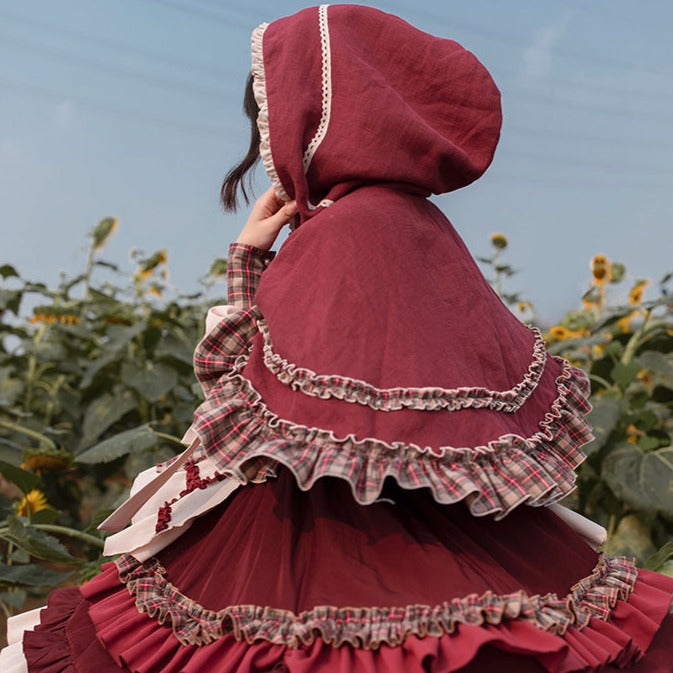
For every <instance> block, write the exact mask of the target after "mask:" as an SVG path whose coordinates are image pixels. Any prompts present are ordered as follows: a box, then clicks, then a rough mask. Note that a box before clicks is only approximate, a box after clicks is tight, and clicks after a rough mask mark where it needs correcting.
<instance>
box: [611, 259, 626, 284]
mask: <svg viewBox="0 0 673 673" xmlns="http://www.w3.org/2000/svg"><path fill="white" fill-rule="evenodd" d="M625 273H626V267H625V266H624V265H623V264H621V263H620V262H612V264H610V282H611V283H620V282H621V281H622V280H623V278H624V274H625Z"/></svg>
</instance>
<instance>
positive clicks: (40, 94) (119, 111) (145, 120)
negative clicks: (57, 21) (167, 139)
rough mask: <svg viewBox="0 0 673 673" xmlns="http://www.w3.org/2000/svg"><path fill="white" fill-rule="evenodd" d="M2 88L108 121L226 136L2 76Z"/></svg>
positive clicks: (220, 131) (222, 129)
mask: <svg viewBox="0 0 673 673" xmlns="http://www.w3.org/2000/svg"><path fill="white" fill-rule="evenodd" d="M0 84H1V85H2V86H3V87H4V88H6V89H10V90H13V91H16V92H17V93H19V94H21V95H23V96H29V97H31V98H38V99H41V100H45V99H46V100H52V101H55V102H57V103H62V102H63V101H64V99H66V100H72V101H75V102H76V103H77V104H78V105H81V106H82V107H83V108H87V109H90V110H92V111H94V112H97V113H99V114H104V115H107V116H109V117H115V118H119V119H124V120H126V121H131V122H139V123H141V124H148V125H150V126H152V127H163V128H167V129H171V130H174V131H175V130H177V131H180V132H181V133H188V134H190V135H194V136H199V137H205V138H210V139H211V140H212V139H213V138H218V137H222V136H223V135H224V133H225V130H226V129H225V127H224V125H222V126H215V125H205V124H200V125H198V126H195V125H194V124H191V123H189V122H183V121H180V120H177V119H167V118H164V117H160V116H156V115H154V114H145V113H144V112H141V111H137V110H129V109H127V108H123V107H119V106H117V105H114V104H110V103H107V102H103V101H98V100H93V99H91V98H88V97H85V96H82V95H80V94H75V95H71V94H69V93H68V94H64V93H63V92H58V91H54V90H53V89H48V88H45V87H41V86H37V85H35V84H26V83H25V82H16V81H12V80H9V79H6V78H4V77H2V76H0Z"/></svg>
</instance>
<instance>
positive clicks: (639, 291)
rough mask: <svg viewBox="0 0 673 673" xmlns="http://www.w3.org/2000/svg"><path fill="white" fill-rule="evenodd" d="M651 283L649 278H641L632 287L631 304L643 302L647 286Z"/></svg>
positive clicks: (635, 304)
mask: <svg viewBox="0 0 673 673" xmlns="http://www.w3.org/2000/svg"><path fill="white" fill-rule="evenodd" d="M647 285H649V281H647V280H639V281H638V282H637V283H636V284H635V285H634V286H633V287H632V288H631V291H630V292H629V304H630V305H631V306H637V305H638V304H641V303H642V301H643V292H644V291H645V287H647Z"/></svg>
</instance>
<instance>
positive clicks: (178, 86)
mask: <svg viewBox="0 0 673 673" xmlns="http://www.w3.org/2000/svg"><path fill="white" fill-rule="evenodd" d="M0 42H1V43H2V46H7V45H10V46H13V47H14V48H16V49H21V50H23V51H30V52H33V53H37V54H43V55H46V56H48V57H49V58H56V59H59V60H61V61H66V62H69V63H75V64H76V65H79V66H83V67H85V68H90V69H95V70H98V71H104V72H108V73H111V74H113V75H122V76H124V77H130V78H131V79H135V80H138V81H140V82H144V83H145V84H150V85H152V86H156V87H159V88H162V89H166V90H168V91H170V92H172V93H176V92H178V93H186V92H188V93H190V94H196V95H200V96H205V97H207V98H211V99H213V100H215V101H217V102H219V103H223V102H225V101H226V97H227V93H228V92H226V91H224V90H222V91H218V90H216V89H212V88H207V87H202V86H199V85H196V84H193V83H192V82H188V81H185V80H175V79H169V78H166V77H160V76H157V75H148V74H147V73H144V72H141V71H139V70H136V69H134V68H128V67H125V66H121V65H111V64H110V63H106V62H105V61H101V60H100V59H93V58H91V57H89V56H80V55H78V54H73V53H71V52H68V51H64V50H62V49H53V48H50V47H46V46H45V45H43V44H40V43H37V42H32V41H30V40H24V39H22V38H17V37H12V36H7V35H0Z"/></svg>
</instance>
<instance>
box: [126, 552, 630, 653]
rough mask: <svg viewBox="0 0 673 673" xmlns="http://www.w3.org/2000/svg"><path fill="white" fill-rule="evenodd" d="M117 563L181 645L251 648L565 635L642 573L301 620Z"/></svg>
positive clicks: (609, 571)
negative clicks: (495, 633) (492, 628)
mask: <svg viewBox="0 0 673 673" xmlns="http://www.w3.org/2000/svg"><path fill="white" fill-rule="evenodd" d="M115 565H116V566H117V569H118V572H119V579H120V581H121V582H122V583H124V584H125V585H126V587H127V589H128V591H129V593H130V594H132V595H133V596H134V597H135V605H136V607H137V608H138V610H140V611H142V612H146V613H147V614H148V615H150V617H152V618H154V619H156V620H157V621H158V622H159V623H160V624H165V623H170V624H171V625H172V629H173V633H174V634H175V637H176V638H177V639H178V640H179V641H180V643H182V644H183V645H199V646H201V645H207V644H208V643H212V642H214V641H216V640H219V639H220V638H222V637H223V636H224V635H226V634H229V633H231V634H233V635H234V637H235V638H236V640H245V641H246V642H248V643H251V644H252V643H254V642H255V641H257V640H265V641H267V642H270V643H274V644H276V645H287V646H288V647H292V648H296V647H306V646H309V645H312V644H313V643H314V642H315V640H316V639H317V638H320V639H322V640H323V641H324V642H325V643H327V644H328V645H332V646H333V647H340V646H342V645H343V644H345V643H349V644H350V645H353V646H354V647H356V648H360V649H377V648H378V647H380V646H381V645H383V644H385V645H388V646H391V647H396V646H398V645H400V644H401V643H403V642H404V641H405V640H406V638H407V637H409V636H411V635H415V636H419V637H421V638H424V637H427V636H434V637H441V636H442V635H444V634H447V633H454V632H455V631H456V629H457V627H458V626H459V625H460V624H470V625H472V626H481V625H484V624H491V625H496V624H500V623H502V622H503V621H505V620H512V619H516V620H520V621H524V622H527V623H529V624H532V625H534V626H536V627H537V628H539V629H541V630H543V631H548V632H550V633H554V634H556V635H563V634H565V633H566V631H567V630H568V628H569V627H570V626H571V625H572V626H574V628H575V629H576V630H581V629H583V628H585V627H586V626H587V625H588V624H589V621H590V620H591V619H592V618H594V617H597V618H599V619H603V620H607V619H608V618H609V616H610V613H611V611H612V609H613V608H614V606H615V604H616V603H617V601H618V600H627V599H628V597H629V595H630V594H631V592H632V591H633V586H634V584H635V582H636V578H637V575H638V573H637V571H636V568H635V566H634V563H633V561H632V560H629V559H626V558H624V557H605V556H601V557H600V559H599V562H598V563H597V565H596V567H595V569H594V571H593V572H592V573H591V575H589V576H588V577H585V578H583V579H582V580H581V581H579V582H578V583H577V584H576V585H575V586H574V587H572V588H571V590H570V592H569V593H568V595H567V596H564V597H562V598H559V597H558V596H556V595H555V594H547V595H545V596H539V595H536V596H529V595H527V594H526V593H525V592H524V591H517V592H515V593H510V594H507V595H497V594H494V593H493V592H491V591H488V592H486V593H485V594H483V595H481V596H477V595H476V594H472V595H470V596H466V597H464V598H455V599H452V600H450V601H445V602H443V603H440V604H438V605H434V606H430V605H407V606H403V607H339V608H338V607H334V606H317V607H315V608H313V609H311V610H307V611H305V612H302V613H300V614H298V615H295V614H293V613H292V612H290V611H288V610H282V609H278V608H271V607H265V606H257V605H236V606H229V607H227V608H224V609H223V610H218V611H213V610H208V609H207V608H204V607H203V606H202V605H199V603H197V602H196V601H194V600H193V599H190V598H189V597H187V596H185V595H184V594H182V593H181V592H180V591H179V590H178V589H177V587H175V586H174V585H172V584H171V583H170V582H169V581H168V580H167V579H166V577H165V574H166V570H165V569H164V568H163V567H162V566H161V564H160V563H159V562H158V561H157V560H156V559H150V560H149V561H147V562H145V563H139V562H138V561H137V560H136V559H135V558H134V557H133V556H123V557H121V558H120V559H118V560H117V561H116V562H115Z"/></svg>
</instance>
